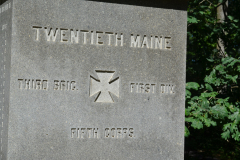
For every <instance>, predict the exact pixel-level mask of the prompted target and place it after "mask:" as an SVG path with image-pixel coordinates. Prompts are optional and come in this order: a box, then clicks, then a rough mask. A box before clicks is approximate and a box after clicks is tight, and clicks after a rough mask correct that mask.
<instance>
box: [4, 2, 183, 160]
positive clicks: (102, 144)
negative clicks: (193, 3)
mask: <svg viewBox="0 0 240 160" xmlns="http://www.w3.org/2000/svg"><path fill="white" fill-rule="evenodd" d="M186 6H187V5H186V0H158V1H151V2H148V1H136V0H128V1H126V0H123V1H120V0H115V1H114V0H105V1H104V0H103V1H101V0H99V1H94V0H93V1H86V0H8V1H2V2H1V7H0V27H1V28H0V159H2V160H38V159H39V160H40V159H41V160H42V159H45V160H76V159H81V160H120V159H128V160H131V159H132V160H146V159H148V160H183V159H184V113H185V112H184V108H185V107H184V106H185V104H184V103H185V70H186V69H185V68H186V60H185V59H186V30H187V11H186Z"/></svg>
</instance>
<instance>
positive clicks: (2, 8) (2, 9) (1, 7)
mask: <svg viewBox="0 0 240 160" xmlns="http://www.w3.org/2000/svg"><path fill="white" fill-rule="evenodd" d="M10 8H11V2H9V3H7V4H4V5H2V6H0V14H1V13H3V12H6V11H7V10H8V9H10Z"/></svg>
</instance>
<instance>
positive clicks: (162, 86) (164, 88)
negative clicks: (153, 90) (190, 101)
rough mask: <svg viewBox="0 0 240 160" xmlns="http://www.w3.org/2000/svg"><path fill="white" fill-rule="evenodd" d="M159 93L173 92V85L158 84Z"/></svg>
mask: <svg viewBox="0 0 240 160" xmlns="http://www.w3.org/2000/svg"><path fill="white" fill-rule="evenodd" d="M160 93H161V94H174V93H175V85H173V84H160Z"/></svg>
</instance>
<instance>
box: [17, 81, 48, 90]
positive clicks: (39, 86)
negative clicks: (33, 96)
mask: <svg viewBox="0 0 240 160" xmlns="http://www.w3.org/2000/svg"><path fill="white" fill-rule="evenodd" d="M18 82H19V88H20V89H36V90H47V89H48V81H47V80H41V79H18Z"/></svg>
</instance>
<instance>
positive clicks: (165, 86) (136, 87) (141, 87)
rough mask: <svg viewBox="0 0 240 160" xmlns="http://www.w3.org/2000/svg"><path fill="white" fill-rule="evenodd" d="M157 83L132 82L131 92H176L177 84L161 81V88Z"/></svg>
mask: <svg viewBox="0 0 240 160" xmlns="http://www.w3.org/2000/svg"><path fill="white" fill-rule="evenodd" d="M157 86H158V85H157V84H155V83H130V93H150V94H155V93H156V92H158V93H160V94H175V85H174V84H170V83H160V84H159V88H158V87H157Z"/></svg>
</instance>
